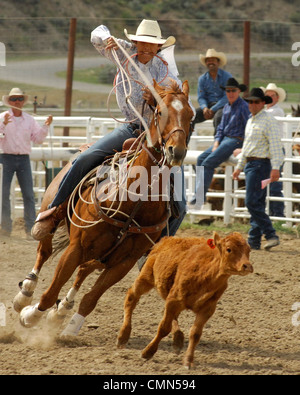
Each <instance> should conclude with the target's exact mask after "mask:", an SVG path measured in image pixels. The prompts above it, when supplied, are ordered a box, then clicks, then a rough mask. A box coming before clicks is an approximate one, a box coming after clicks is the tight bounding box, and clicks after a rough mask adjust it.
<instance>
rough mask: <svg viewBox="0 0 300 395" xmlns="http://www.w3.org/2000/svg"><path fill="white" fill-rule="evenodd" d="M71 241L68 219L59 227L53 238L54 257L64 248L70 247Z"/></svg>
mask: <svg viewBox="0 0 300 395" xmlns="http://www.w3.org/2000/svg"><path fill="white" fill-rule="evenodd" d="M69 243H70V236H69V231H68V226H67V223H66V221H64V222H63V223H62V224H60V226H59V227H58V228H57V230H56V232H55V235H54V237H53V239H52V258H54V257H55V256H56V255H57V254H59V253H60V252H61V251H62V250H64V249H65V248H66V247H68V245H69Z"/></svg>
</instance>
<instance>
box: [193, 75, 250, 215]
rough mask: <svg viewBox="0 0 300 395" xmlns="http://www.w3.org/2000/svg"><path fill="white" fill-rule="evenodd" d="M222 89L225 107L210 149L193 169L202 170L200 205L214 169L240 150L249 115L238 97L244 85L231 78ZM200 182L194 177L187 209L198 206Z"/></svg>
mask: <svg viewBox="0 0 300 395" xmlns="http://www.w3.org/2000/svg"><path fill="white" fill-rule="evenodd" d="M222 89H223V90H224V91H225V92H226V96H227V99H228V104H225V106H224V109H223V115H222V119H221V123H220V125H219V126H218V129H217V133H216V136H215V142H214V145H213V146H211V147H210V148H208V149H207V150H206V151H204V152H203V153H202V154H201V155H199V157H198V159H197V166H203V167H204V201H206V193H207V191H208V188H209V186H210V184H211V181H212V178H213V175H214V171H215V169H216V168H217V167H218V166H219V165H220V164H221V163H223V162H224V161H226V160H227V159H228V158H229V157H230V155H231V154H232V153H233V151H234V150H236V149H238V148H241V147H242V145H243V140H244V132H245V126H246V123H247V121H248V118H249V115H250V111H249V109H248V104H247V103H246V102H245V101H244V100H243V99H242V98H241V97H240V93H241V92H244V91H245V90H246V89H247V87H246V85H244V84H239V83H238V82H237V80H235V79H234V78H229V79H228V81H227V83H226V85H225V86H223V87H222ZM199 174H200V172H197V176H198V175H199ZM201 181H202V180H201V179H200V178H199V177H197V180H196V194H195V197H194V198H193V199H192V201H191V202H190V205H192V206H194V207H195V205H196V206H198V205H199V201H200V202H201V196H200V194H199V191H200V190H201V186H202V185H201ZM202 200H203V199H202Z"/></svg>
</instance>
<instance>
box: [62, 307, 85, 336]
mask: <svg viewBox="0 0 300 395" xmlns="http://www.w3.org/2000/svg"><path fill="white" fill-rule="evenodd" d="M84 320H85V317H83V316H82V315H80V314H78V313H75V314H74V315H73V317H72V318H71V321H70V322H69V324H68V325H67V327H66V328H65V329H64V330H63V331H62V333H61V334H60V337H62V338H63V337H68V336H77V335H78V333H79V331H80V329H81V327H82V325H83V323H84Z"/></svg>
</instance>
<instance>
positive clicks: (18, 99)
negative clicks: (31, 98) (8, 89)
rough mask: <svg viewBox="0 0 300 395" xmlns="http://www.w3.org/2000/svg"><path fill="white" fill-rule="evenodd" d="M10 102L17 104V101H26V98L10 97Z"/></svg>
mask: <svg viewBox="0 0 300 395" xmlns="http://www.w3.org/2000/svg"><path fill="white" fill-rule="evenodd" d="M9 101H12V102H15V101H24V97H10V98H9Z"/></svg>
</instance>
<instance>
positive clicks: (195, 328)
mask: <svg viewBox="0 0 300 395" xmlns="http://www.w3.org/2000/svg"><path fill="white" fill-rule="evenodd" d="M215 309H216V304H215V303H214V304H212V305H210V306H209V305H208V306H206V307H205V308H203V309H202V310H200V312H198V313H196V318H195V321H194V324H193V325H192V327H191V329H190V336H189V345H188V348H187V350H186V353H185V356H184V359H183V365H184V366H185V367H186V368H187V369H191V368H192V367H193V366H194V353H195V348H196V346H197V344H198V343H199V341H200V338H201V335H202V331H203V327H204V325H205V323H206V322H207V321H208V320H209V318H210V317H211V316H212V315H213V313H214V311H215Z"/></svg>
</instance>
